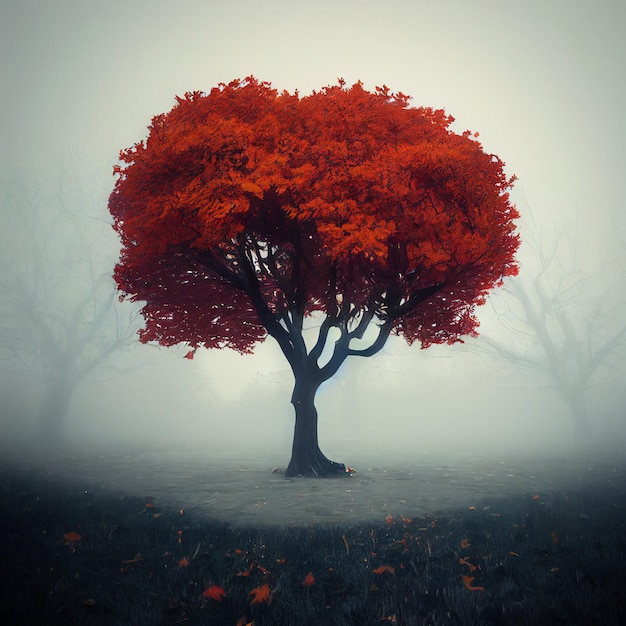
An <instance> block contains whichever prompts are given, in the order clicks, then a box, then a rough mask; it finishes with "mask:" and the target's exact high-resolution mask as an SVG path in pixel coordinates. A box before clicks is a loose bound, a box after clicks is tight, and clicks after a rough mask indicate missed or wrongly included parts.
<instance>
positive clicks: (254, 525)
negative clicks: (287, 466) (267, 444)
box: [0, 459, 626, 626]
mask: <svg viewBox="0 0 626 626" xmlns="http://www.w3.org/2000/svg"><path fill="white" fill-rule="evenodd" d="M269 475H271V472H268V476H269ZM623 475H624V468H623V467H616V468H614V470H613V474H612V477H608V478H606V477H605V478H601V477H598V480H596V481H595V482H593V481H592V482H591V483H589V484H586V483H580V482H579V483H577V485H575V486H574V487H568V488H561V487H558V488H557V487H555V488H553V489H552V490H549V489H544V490H542V491H539V492H537V491H533V490H523V488H522V489H520V490H519V492H517V493H515V492H511V490H509V492H508V493H504V494H503V495H497V494H495V493H493V494H491V495H489V496H488V497H486V498H483V499H482V500H481V501H480V502H479V501H478V500H476V504H475V505H468V504H467V503H466V502H464V503H462V504H460V503H459V505H458V506H457V507H456V508H455V507H454V506H450V504H449V503H448V506H447V507H446V510H445V511H444V510H442V511H440V512H437V513H432V514H425V513H424V512H422V513H419V514H413V513H410V514H409V513H407V514H406V515H403V514H399V513H396V512H395V511H391V512H390V513H389V514H387V515H386V516H383V515H378V518H376V516H367V519H364V520H363V521H359V520H358V519H346V521H345V522H343V523H342V522H341V521H337V520H336V519H335V520H333V521H332V522H329V523H325V522H323V521H321V520H320V519H315V520H314V521H313V522H311V523H306V521H302V520H300V521H298V522H297V523H294V522H293V520H292V519H291V518H290V517H289V514H290V512H291V511H293V507H294V506H296V505H294V504H293V501H290V502H289V505H290V508H288V509H285V511H284V512H283V515H284V516H285V517H284V521H283V523H280V518H278V519H277V518H276V517H274V518H273V519H272V520H271V522H270V521H268V520H267V519H265V520H264V519H262V518H261V519H259V520H258V521H256V522H255V521H254V519H252V518H249V519H247V521H246V522H245V523H241V522H240V520H238V519H236V518H233V519H228V518H225V517H224V516H222V517H221V518H218V517H217V516H214V517H212V516H211V515H209V514H207V511H206V510H202V509H200V508H198V507H191V508H190V509H186V508H185V500H184V498H182V499H181V502H180V507H177V506H173V504H172V502H171V501H169V502H167V503H166V502H161V498H159V497H157V498H155V497H152V496H150V495H146V496H144V495H143V494H140V493H135V494H131V493H123V492H121V491H120V492H116V491H115V490H113V489H111V488H110V487H106V488H104V487H98V485H97V484H96V482H95V481H93V480H92V481H87V480H85V479H81V478H79V477H76V476H75V477H74V478H71V477H69V476H60V475H55V474H54V473H51V472H50V471H46V469H45V468H43V466H37V465H36V464H26V463H16V462H14V461H9V460H7V459H5V460H4V461H3V462H2V464H1V465H0V497H1V505H0V511H1V515H0V554H1V555H2V572H3V581H2V585H1V587H0V616H3V619H2V620H0V621H1V623H3V624H11V625H13V624H15V625H22V624H46V625H47V624H50V625H55V624H59V625H60V624H64V625H69V624H120V625H121V624H146V625H157V624H229V625H232V626H236V625H247V624H254V626H261V625H263V624H276V625H289V626H298V625H305V624H307V625H308V624H310V625H329V626H330V625H344V624H345V625H348V624H354V625H359V626H366V625H373V624H385V623H391V624H407V625H409V624H410V625H413V624H415V625H417V624H420V625H422V624H423V625H432V626H435V625H441V624H459V625H461V624H462V625H469V624H494V625H495V624H515V625H519V624H606V625H610V624H624V623H625V615H626V585H625V582H626V576H625V575H626V565H625V564H624V557H625V552H626V500H625V497H624V493H625V485H624V483H623V481H622V480H621V477H622V476H623ZM271 476H272V479H271V480H277V478H276V475H271ZM338 480H340V481H342V480H344V479H338ZM295 484H296V486H297V489H299V490H301V491H303V492H305V491H307V490H309V491H310V490H311V489H313V488H315V485H319V484H320V483H319V482H318V481H313V482H311V481H307V480H306V479H304V481H299V482H298V481H296V483H295ZM337 484H338V483H337V482H335V481H333V487H332V488H333V489H337ZM388 485H389V484H388V483H383V484H382V487H381V488H383V489H385V488H387V487H388ZM340 488H341V485H340ZM344 491H346V490H345V489H344Z"/></svg>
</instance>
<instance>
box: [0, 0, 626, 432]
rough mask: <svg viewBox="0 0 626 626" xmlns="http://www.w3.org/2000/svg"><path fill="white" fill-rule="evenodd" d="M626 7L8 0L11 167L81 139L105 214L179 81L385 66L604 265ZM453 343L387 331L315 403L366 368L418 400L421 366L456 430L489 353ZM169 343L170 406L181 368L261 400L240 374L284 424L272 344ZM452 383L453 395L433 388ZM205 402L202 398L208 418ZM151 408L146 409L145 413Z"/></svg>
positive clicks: (614, 227)
mask: <svg viewBox="0 0 626 626" xmlns="http://www.w3.org/2000/svg"><path fill="white" fill-rule="evenodd" d="M625 23H626V4H624V3H623V2H622V1H621V0H614V1H607V0H599V1H595V2H589V1H588V0H582V1H579V0H560V1H545V0H541V1H539V0H537V1H533V0H527V1H524V2H521V1H519V0H512V1H495V0H490V1H487V0H457V1H447V2H433V1H432V0H431V1H429V2H424V1H422V0H386V1H385V2H381V1H380V0H375V1H372V0H354V1H352V0H318V1H317V2H304V1H298V0H288V1H287V0H266V1H265V2H258V1H253V0H247V1H244V0H227V1H226V0H203V1H195V0H194V1H184V0H181V1H180V2H161V1H160V0H140V1H138V0H124V1H120V0H109V1H107V2H100V1H96V0H71V1H70V0H58V1H56V2H48V1H45V0H38V1H33V0H0V84H1V85H2V91H3V97H2V99H1V101H0V145H2V147H3V150H2V152H1V154H0V159H1V162H0V166H1V167H2V172H3V177H2V180H7V179H8V178H10V177H13V176H15V177H23V178H25V179H34V180H38V181H43V180H46V177H50V176H54V172H55V171H56V169H55V168H56V165H57V164H58V162H59V161H60V160H61V159H62V156H63V154H65V153H66V152H67V151H68V150H69V151H73V152H74V153H78V154H80V155H81V159H83V160H84V162H85V164H86V168H87V169H88V170H89V171H93V172H97V177H98V181H99V185H100V187H99V188H98V190H96V191H94V193H98V194H100V196H99V197H100V199H101V205H102V210H103V212H104V211H105V207H106V199H107V194H108V193H109V192H110V190H111V188H112V185H113V178H112V176H111V168H112V165H113V164H114V163H115V162H116V159H117V155H118V152H119V150H120V149H122V148H126V147H129V146H131V145H132V144H133V143H134V142H136V141H139V140H141V139H143V138H145V136H146V128H147V126H148V124H149V122H150V120H151V118H152V116H154V115H156V114H159V113H162V112H166V111H169V110H170V109H171V108H172V106H173V104H174V96H175V95H177V94H180V95H182V94H184V93H185V92H186V91H192V90H206V91H208V90H210V88H211V87H213V86H215V85H216V84H217V83H219V82H229V81H230V80H232V79H233V78H237V77H245V76H248V75H250V74H253V75H255V76H256V77H257V78H259V79H261V80H266V81H270V82H272V84H273V86H274V87H276V88H278V89H287V90H289V91H293V90H296V89H297V90H299V92H300V93H301V94H307V93H309V92H310V91H312V90H313V89H319V88H320V87H322V86H324V85H327V84H334V83H336V80H337V78H338V77H343V78H344V79H345V80H346V82H347V83H348V84H351V83H353V82H356V81H357V80H361V81H363V83H364V84H365V87H366V88H368V89H373V88H374V87H375V86H377V85H382V84H386V85H388V86H389V87H390V88H391V89H392V90H393V91H402V92H403V93H406V94H409V95H411V96H412V97H413V103H414V104H415V105H420V106H422V105H423V106H432V107H436V108H445V109H446V111H447V112H448V113H449V114H451V115H453V116H454V117H455V118H456V122H455V125H454V128H455V130H457V131H459V132H461V131H463V130H465V129H471V130H472V131H477V132H479V133H480V141H481V142H482V143H483V146H484V147H485V150H486V151H488V152H493V153H495V154H497V155H498V156H500V157H501V158H502V159H503V160H504V161H505V162H506V164H507V172H508V173H509V174H516V175H517V176H518V178H519V181H518V183H517V185H516V189H515V191H514V194H513V197H514V200H515V202H516V203H518V205H519V206H520V209H521V210H522V211H524V210H526V209H529V210H532V214H533V216H534V219H535V221H536V222H537V224H539V225H540V227H541V228H546V229H551V228H554V227H555V225H556V226H558V224H560V223H563V222H571V221H573V220H576V221H577V222H579V223H580V224H581V228H582V229H583V231H584V233H585V237H584V241H583V245H582V246H581V249H580V254H581V255H582V256H583V257H584V259H585V262H586V264H587V266H588V268H589V269H590V271H591V270H596V269H598V267H599V265H600V263H601V261H602V260H604V259H606V258H607V257H608V256H611V254H612V253H613V252H614V251H619V246H620V245H621V244H620V242H619V237H620V236H621V237H622V238H624V233H625V230H624V226H625V223H624V220H623V218H621V213H622V212H623V209H622V203H621V197H620V192H621V187H622V185H623V184H622V180H623V175H624V165H625V156H624V155H625V152H624V146H625V145H626V125H625V121H624V111H625V110H626V102H625V98H624V94H625V86H624V82H625V81H624V59H625V58H626V33H625V30H626V27H625ZM616 216H617V217H618V218H619V219H617V221H615V220H616ZM620 220H621V221H620ZM609 235H610V236H609ZM622 250H623V249H622ZM392 348H393V349H392ZM446 350H447V348H446V347H437V348H435V349H433V352H432V354H428V355H426V354H425V353H424V352H420V351H419V349H418V348H417V347H414V348H413V349H412V350H411V351H409V350H408V349H406V348H402V347H398V346H391V347H390V348H389V349H388V350H387V351H386V352H385V354H383V355H379V356H377V357H374V358H373V359H369V360H368V361H369V363H357V364H348V366H347V368H346V369H345V371H342V376H341V377H340V378H339V379H338V380H337V381H332V382H331V383H329V387H328V391H327V392H326V395H325V396H324V397H321V398H320V405H321V409H322V408H323V409H325V410H327V411H332V410H333V409H336V407H337V406H338V404H340V403H341V398H342V397H343V395H342V394H343V393H344V392H345V390H346V389H347V390H348V391H350V390H351V389H352V391H353V392H354V388H351V387H350V384H351V382H350V380H351V378H352V377H356V376H357V375H358V376H359V377H361V379H362V380H366V379H367V380H369V381H373V382H371V384H368V389H367V391H366V392H363V391H362V390H361V392H359V393H357V395H359V394H360V395H362V396H363V399H362V402H364V403H366V404H368V403H369V404H370V405H371V403H372V402H375V400H374V398H375V397H380V400H379V403H380V404H379V408H380V410H381V411H382V410H385V404H384V396H385V394H389V393H392V392H393V391H394V390H396V391H398V390H401V393H402V394H404V395H403V396H402V402H404V403H405V405H406V403H409V404H415V409H414V410H415V412H418V413H419V412H422V411H424V410H425V407H424V406H420V405H419V402H420V399H421V398H427V397H428V394H427V393H426V392H423V393H422V392H420V384H421V383H422V382H425V381H431V384H433V385H434V384H435V383H433V382H432V381H436V382H437V384H438V385H440V387H439V388H440V389H443V388H444V387H445V385H446V384H447V385H450V384H451V383H454V388H455V389H456V390H455V391H452V392H449V394H448V397H447V398H446V401H447V404H445V406H443V407H442V408H441V407H440V413H441V414H442V415H443V416H444V418H445V419H446V420H448V421H445V424H446V425H445V427H444V426H441V427H440V432H439V431H437V432H438V434H437V436H438V437H440V436H446V435H447V434H448V433H450V432H451V431H452V430H454V429H455V428H456V425H457V424H458V421H457V419H458V416H459V413H460V412H462V410H463V406H464V404H465V405H466V404H467V402H465V403H464V402H463V401H462V400H461V398H462V397H463V394H464V393H468V392H469V389H470V387H472V386H475V384H476V381H475V380H474V378H473V374H472V372H470V371H469V370H468V367H470V366H468V363H473V364H474V365H471V367H478V366H477V365H475V361H473V360H472V359H470V358H469V357H467V355H463V354H460V356H459V357H458V359H454V360H453V359H450V358H447V357H448V354H447V353H446ZM428 352H429V353H430V351H428ZM394 355H395V356H396V357H397V358H395V359H394V358H392V357H394ZM164 358H165V359H166V360H167V363H168V367H169V368H170V370H171V371H172V372H176V373H175V374H173V380H174V382H173V383H172V386H171V389H169V390H168V393H169V396H168V398H169V401H170V402H171V406H172V407H175V406H180V401H176V400H175V399H173V398H172V395H175V393H176V391H175V390H176V389H180V388H181V387H177V385H179V383H180V384H183V383H182V381H184V384H185V385H191V387H193V389H194V393H195V392H196V391H197V392H198V397H200V398H202V400H201V403H202V402H206V405H207V406H209V405H210V402H211V401H212V399H214V398H215V397H216V396H218V395H219V396H220V398H221V401H223V402H224V403H226V402H229V403H231V404H232V403H237V402H239V401H241V402H242V404H241V406H242V407H243V406H246V407H248V408H249V407H250V406H251V403H252V404H254V401H253V400H250V398H248V397H246V395H245V393H243V392H242V385H243V387H245V388H248V387H250V386H252V388H253V389H258V388H261V389H263V390H264V391H263V394H262V395H263V397H261V401H262V402H266V403H267V405H268V406H269V408H268V410H267V413H268V415H272V414H275V415H276V418H275V421H274V422H272V424H273V425H272V426H270V427H268V428H269V429H270V431H271V432H281V433H282V432H284V439H285V441H288V440H289V438H290V435H291V431H290V429H291V422H290V421H289V420H290V419H291V412H290V409H291V407H290V406H289V395H290V391H289V388H288V387H289V379H288V377H287V378H285V375H284V370H285V369H286V364H285V363H283V361H282V360H281V358H280V355H279V354H278V355H277V354H276V350H275V348H274V347H273V346H270V345H268V346H264V347H263V349H262V350H261V351H260V356H259V357H258V358H256V357H255V359H251V358H245V359H244V358H242V357H239V356H237V355H234V354H232V353H231V354H227V353H212V354H204V355H199V357H198V358H197V362H194V364H193V367H194V368H195V369H193V373H192V374H191V375H190V374H189V372H190V371H191V370H190V369H187V370H186V372H187V373H181V372H182V370H181V369H177V368H182V367H189V368H191V364H189V362H188V361H185V362H184V363H183V365H181V361H180V360H177V359H179V355H175V358H172V359H169V357H164ZM174 361H175V362H176V364H175V365H174ZM145 371H146V372H148V373H146V374H145V383H146V385H145V393H148V389H149V380H150V375H149V371H150V369H149V368H148V369H147V370H145ZM281 372H283V373H281ZM203 376H206V377H209V378H210V381H211V382H210V384H205V383H204V382H203V380H204V379H203V378H202V377H203ZM490 376H493V377H497V375H496V372H495V370H494V368H493V367H489V366H486V365H484V366H482V369H480V377H482V379H483V382H484V379H485V377H490ZM242 380H243V381H244V383H245V384H243V383H242ZM189 381H191V383H190V382H189ZM352 384H353V383H352ZM448 388H449V387H448ZM486 388H487V386H486V387H485V389H486ZM374 391H375V392H376V394H378V395H377V396H375V394H374ZM104 393H105V392H104V391H103V389H102V388H101V387H97V386H95V387H88V388H87V389H86V390H83V391H82V392H81V394H78V396H77V398H76V407H75V409H74V411H75V412H76V411H78V410H83V411H87V410H89V409H88V407H89V402H90V401H93V399H94V398H98V402H100V401H101V400H102V398H101V396H102V395H103V394H104ZM133 393H134V396H133V397H135V400H133V401H129V403H130V404H129V405H130V406H135V404H136V405H137V406H139V405H140V404H141V399H140V398H141V393H142V391H141V389H139V390H138V389H137V388H136V387H135V390H134V392H133ZM494 393H495V392H494ZM503 393H504V392H502V393H500V395H498V394H495V395H492V396H490V397H489V398H487V399H484V398H483V399H481V400H479V399H478V397H472V411H471V415H472V420H473V424H474V426H472V428H475V429H477V431H478V432H482V431H481V430H480V429H481V424H483V422H484V424H483V425H484V427H485V432H486V430H487V429H488V428H489V427H491V426H490V425H493V424H494V423H498V424H502V420H501V419H500V418H497V419H496V418H494V412H496V413H497V411H498V407H499V406H501V403H502V402H503V398H504V396H503V395H502V394H503ZM510 393H514V394H520V393H522V392H521V391H520V390H519V389H516V390H515V391H514V392H510ZM515 397H516V398H518V396H515ZM388 399H389V398H388V396H387V400H388ZM440 400H441V395H440V394H439V396H438V398H430V399H429V400H428V402H429V403H433V402H439V401H440ZM518 400H519V398H518ZM524 401H526V400H524ZM133 402H135V404H133ZM424 402H426V400H424ZM529 402H531V405H532V402H535V405H534V406H535V407H536V406H540V405H541V406H543V405H542V403H548V405H550V404H549V403H550V402H552V400H548V398H547V396H541V397H538V398H535V399H534V400H532V401H531V400H529ZM257 403H258V401H257ZM405 405H403V406H404V407H405V408H404V409H403V411H404V414H408V409H406V406H405ZM168 406H169V405H168ZM428 406H429V407H430V406H431V404H429V405H428ZM546 406H547V405H546ZM550 406H552V405H550ZM483 409H484V410H483ZM340 410H341V407H340ZM533 410H534V409H533ZM201 412H202V411H201V409H198V410H197V411H196V412H193V411H191V412H190V413H193V419H199V418H198V415H199V414H200V413H201ZM320 412H321V411H320ZM481 416H485V417H483V418H482V419H483V422H481ZM405 417H406V416H405ZM109 419H110V418H109ZM190 419H191V418H190ZM403 419H405V418H403ZM442 419H443V418H442ZM346 420H348V421H347V422H346ZM490 420H491V421H490ZM494 420H496V421H494ZM342 423H343V425H342V426H336V425H334V426H333V427H332V429H334V430H333V435H336V436H338V437H341V436H344V435H345V434H346V433H345V432H342V429H344V430H345V431H349V430H350V429H351V428H352V426H353V425H352V424H351V423H350V421H349V418H346V417H344V420H343V422H342ZM442 423H444V422H443V421H442ZM137 424H138V425H139V427H144V426H147V425H148V424H150V420H149V418H148V417H141V416H138V417H137ZM369 427H370V426H368V423H367V420H365V422H364V423H363V424H361V425H359V426H358V427H357V426H354V428H355V429H357V428H358V429H360V432H361V433H363V432H364V431H366V430H367V429H368V428H369ZM94 428H95V427H94ZM155 428H156V430H157V431H158V427H155ZM322 428H324V426H322ZM371 428H375V426H371ZM397 428H403V422H398V424H397ZM411 429H412V430H411V432H413V433H414V434H416V436H418V435H420V434H423V433H425V432H428V427H427V426H426V425H415V424H414V425H412V426H411ZM435 430H436V429H435ZM457 430H458V429H457ZM518 430H519V428H518ZM285 431H286V432H285ZM169 432H170V431H169V430H168V427H166V426H163V433H166V434H167V433H169ZM355 432H356V431H355ZM433 432H434V431H433ZM512 432H517V431H515V429H514V430H513V431H512ZM164 436H165V435H164ZM433 436H434V435H433Z"/></svg>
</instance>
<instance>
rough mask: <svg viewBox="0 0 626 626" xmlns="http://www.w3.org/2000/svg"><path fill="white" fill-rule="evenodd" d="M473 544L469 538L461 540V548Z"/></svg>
mask: <svg viewBox="0 0 626 626" xmlns="http://www.w3.org/2000/svg"><path fill="white" fill-rule="evenodd" d="M471 545H472V544H471V543H470V542H469V541H468V540H467V539H463V541H461V548H469V547H470V546H471Z"/></svg>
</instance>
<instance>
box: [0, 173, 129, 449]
mask: <svg viewBox="0 0 626 626" xmlns="http://www.w3.org/2000/svg"><path fill="white" fill-rule="evenodd" d="M91 182H92V181H89V183H91ZM55 185H58V188H57V189H56V191H55V192H53V193H49V192H48V191H47V187H45V186H38V185H34V184H20V183H19V182H15V181H11V182H7V183H5V184H3V186H2V188H3V192H4V193H3V196H2V210H1V213H0V218H1V220H2V227H1V229H0V231H1V233H2V234H0V291H1V293H2V297H1V298H0V356H1V358H2V365H3V366H4V367H7V368H12V369H17V370H18V371H21V372H24V373H28V374H31V375H33V376H35V377H37V378H38V379H39V380H40V381H41V382H42V383H43V395H42V397H41V401H40V408H39V411H38V416H37V422H36V429H35V435H36V437H37V438H38V439H40V440H41V442H42V443H43V444H44V445H48V444H50V445H51V444H54V443H56V442H59V441H60V440H61V438H62V437H63V434H64V425H65V419H66V416H67V413H68V409H69V405H70V401H71V399H72V396H73V394H74V392H75V390H76V388H77V386H78V385H79V384H80V383H81V382H82V381H83V380H84V379H85V378H86V377H87V376H89V375H90V374H92V373H93V372H94V371H95V370H96V369H97V368H102V366H103V364H105V363H106V362H107V360H108V359H109V358H110V357H111V356H112V355H113V354H114V353H115V352H116V351H118V350H119V349H120V348H122V347H124V346H127V345H129V344H131V343H133V342H134V340H135V339H136V332H137V326H136V314H135V313H133V307H132V306H130V305H128V304H126V305H122V304H120V303H119V302H118V299H117V296H116V292H115V285H114V282H113V279H112V277H111V275H110V263H111V252H110V250H111V248H110V244H111V240H110V237H109V232H110V230H109V229H110V226H109V224H108V223H107V220H106V219H105V218H106V214H105V215H104V216H102V217H98V209H96V208H94V207H93V206H89V204H88V199H89V197H90V194H89V193H87V192H85V190H84V189H81V188H80V182H79V181H78V177H77V175H76V174H74V173H72V171H71V169H70V170H69V171H68V170H67V169H66V170H65V171H64V172H62V174H61V175H60V177H59V179H58V181H57V182H56V183H55ZM99 211H100V215H102V211H101V209H100V210H99ZM107 247H108V249H107Z"/></svg>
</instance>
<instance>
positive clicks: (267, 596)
mask: <svg viewBox="0 0 626 626" xmlns="http://www.w3.org/2000/svg"><path fill="white" fill-rule="evenodd" d="M248 595H249V596H252V600H250V602H252V604H261V602H265V603H266V604H269V603H270V602H271V601H272V594H271V591H270V586H269V585H268V584H265V585H261V586H260V587H255V588H254V589H253V590H252V591H251V592H250V593H249V594H248Z"/></svg>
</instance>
